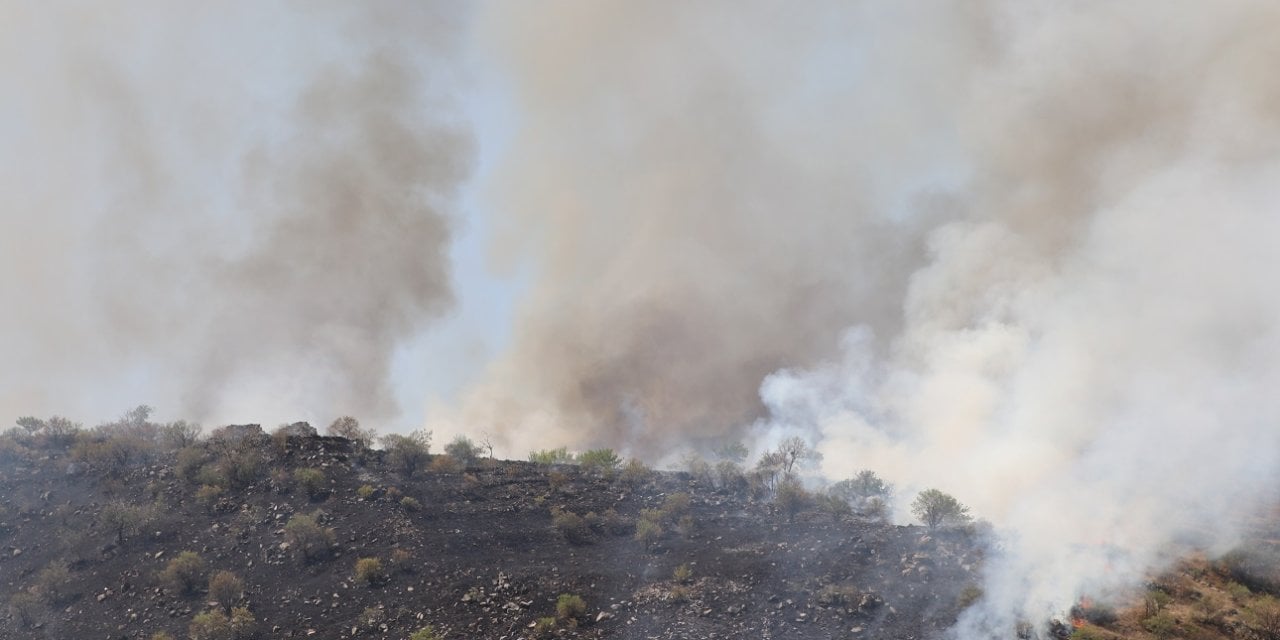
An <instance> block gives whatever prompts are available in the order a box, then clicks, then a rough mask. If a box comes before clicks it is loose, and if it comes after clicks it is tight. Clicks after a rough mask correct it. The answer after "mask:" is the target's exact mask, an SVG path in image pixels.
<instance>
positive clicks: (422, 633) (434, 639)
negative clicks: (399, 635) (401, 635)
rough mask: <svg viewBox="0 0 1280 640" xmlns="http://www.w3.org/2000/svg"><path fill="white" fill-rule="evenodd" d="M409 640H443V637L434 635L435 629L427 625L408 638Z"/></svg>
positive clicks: (437, 634)
mask: <svg viewBox="0 0 1280 640" xmlns="http://www.w3.org/2000/svg"><path fill="white" fill-rule="evenodd" d="M409 640H444V636H442V635H440V634H439V633H436V630H435V627H432V626H431V625H427V626H425V627H423V628H421V629H418V630H417V631H414V632H413V635H410V636H409Z"/></svg>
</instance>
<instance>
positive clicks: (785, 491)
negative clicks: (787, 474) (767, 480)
mask: <svg viewBox="0 0 1280 640" xmlns="http://www.w3.org/2000/svg"><path fill="white" fill-rule="evenodd" d="M811 501H812V497H811V496H810V495H809V492H808V491H806V490H805V488H804V486H803V485H801V484H800V482H799V481H798V480H796V479H794V478H786V479H784V480H783V481H782V482H779V483H778V490H777V493H776V494H775V495H774V497H773V502H774V504H775V505H777V506H778V509H780V510H781V511H782V512H783V513H784V514H786V516H787V522H794V521H795V519H796V514H797V513H800V512H801V511H802V510H804V508H805V507H807V506H809V503H810V502H811Z"/></svg>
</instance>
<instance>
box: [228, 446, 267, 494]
mask: <svg viewBox="0 0 1280 640" xmlns="http://www.w3.org/2000/svg"><path fill="white" fill-rule="evenodd" d="M221 467H222V474H223V475H224V476H225V477H226V479H227V484H228V486H229V487H230V488H231V489H233V490H237V491H238V490H241V489H244V488H245V487H248V486H249V485H251V484H253V483H254V482H257V481H258V479H259V478H260V477H262V454H261V453H259V452H258V450H257V449H254V448H250V447H244V448H241V449H239V450H237V451H233V452H230V453H229V454H228V455H227V456H225V457H224V458H223V459H222V464H221Z"/></svg>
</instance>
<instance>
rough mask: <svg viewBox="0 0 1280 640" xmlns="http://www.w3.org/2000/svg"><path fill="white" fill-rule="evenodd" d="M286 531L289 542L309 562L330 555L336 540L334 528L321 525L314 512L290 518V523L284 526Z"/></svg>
mask: <svg viewBox="0 0 1280 640" xmlns="http://www.w3.org/2000/svg"><path fill="white" fill-rule="evenodd" d="M284 533H285V537H286V538H288V541H289V543H290V544H291V545H293V546H294V547H295V548H296V549H297V551H298V553H300V554H301V555H302V558H303V560H305V561H307V562H310V561H312V560H316V559H319V558H324V557H328V555H329V552H330V550H331V548H332V547H333V543H334V541H335V536H334V534H333V529H329V528H326V527H322V526H320V523H319V522H317V517H316V515H314V514H313V515H309V516H308V515H302V514H296V515H294V516H293V517H292V518H289V522H288V524H286V525H285V526H284Z"/></svg>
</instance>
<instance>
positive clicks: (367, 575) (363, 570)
mask: <svg viewBox="0 0 1280 640" xmlns="http://www.w3.org/2000/svg"><path fill="white" fill-rule="evenodd" d="M354 575H355V579H356V581H357V582H363V583H365V584H366V585H369V586H371V587H372V586H375V585H379V584H382V583H383V582H385V581H386V579H387V572H386V570H385V569H383V568H382V561H381V560H379V559H377V558H360V559H359V560H356V568H355V574H354Z"/></svg>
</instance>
